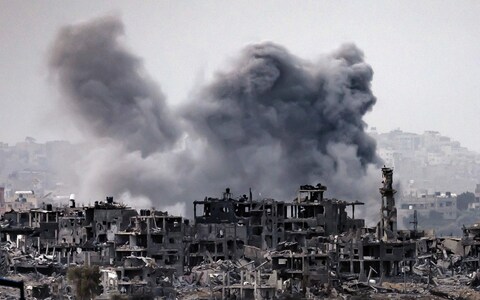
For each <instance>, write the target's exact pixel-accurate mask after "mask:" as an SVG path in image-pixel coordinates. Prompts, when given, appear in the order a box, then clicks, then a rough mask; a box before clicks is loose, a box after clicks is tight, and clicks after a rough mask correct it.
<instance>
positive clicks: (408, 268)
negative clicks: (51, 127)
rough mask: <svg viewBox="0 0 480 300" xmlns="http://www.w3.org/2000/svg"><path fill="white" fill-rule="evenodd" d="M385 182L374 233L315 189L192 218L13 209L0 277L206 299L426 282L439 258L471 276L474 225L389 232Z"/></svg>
mask: <svg viewBox="0 0 480 300" xmlns="http://www.w3.org/2000/svg"><path fill="white" fill-rule="evenodd" d="M382 174H383V185H382V186H381V187H380V196H381V205H380V211H379V214H378V215H379V221H378V224H377V225H376V226H375V227H366V226H365V221H364V220H363V219H357V218H356V217H355V211H356V210H357V211H358V210H359V209H361V207H362V206H363V205H364V203H362V202H359V201H354V202H348V201H343V200H338V199H330V198H327V197H325V193H326V191H327V187H326V186H323V185H321V184H317V185H315V186H313V185H303V186H300V189H299V190H298V195H297V197H296V198H295V199H293V201H291V202H284V201H277V200H274V199H260V200H258V199H253V197H252V193H251V191H250V193H249V195H243V196H241V197H233V195H232V192H231V191H230V189H228V188H227V189H226V190H225V192H224V193H223V195H222V197H220V198H212V197H206V198H205V199H204V200H202V201H194V202H193V208H194V218H193V220H188V219H186V218H184V217H181V216H172V215H169V214H168V213H167V212H161V211H156V210H153V209H142V210H140V211H137V210H135V209H132V208H130V207H128V206H126V205H124V204H120V203H116V202H115V201H114V199H113V198H112V197H107V198H106V200H105V201H101V202H95V204H94V205H92V206H76V204H75V200H74V199H71V200H70V204H69V205H68V207H62V208H57V207H52V205H46V206H45V207H42V208H34V209H29V210H25V211H15V210H11V211H8V212H5V214H4V215H3V217H2V223H1V227H0V238H1V242H2V245H3V254H2V255H3V256H4V257H7V258H8V259H6V260H5V261H6V266H4V267H3V268H2V272H4V275H5V274H7V273H8V272H15V273H28V272H35V273H42V274H44V275H47V276H49V275H51V274H61V273H62V272H63V273H65V272H66V269H67V268H68V267H70V266H72V265H99V266H101V269H100V270H101V274H102V277H101V278H102V289H103V290H102V295H113V294H116V293H120V294H126V295H139V296H142V295H143V296H145V295H153V296H158V297H166V298H168V297H177V298H180V299H181V298H182V297H181V296H182V294H185V293H188V290H189V288H190V289H191V288H192V286H198V287H209V289H208V291H209V293H208V295H204V296H202V297H203V298H217V299H277V298H280V297H282V296H285V295H291V296H295V297H299V298H306V299H314V298H315V297H317V298H318V297H321V296H322V293H323V292H325V287H326V286H328V287H332V288H337V289H338V288H340V289H342V287H343V291H345V292H348V291H349V289H351V287H350V286H348V285H345V284H344V283H345V282H346V281H348V280H351V279H352V278H355V281H356V282H357V285H358V284H360V283H365V284H370V285H372V284H373V285H375V284H377V283H378V282H381V281H382V280H385V278H390V277H391V278H394V277H396V276H407V275H408V276H410V275H412V276H413V275H417V276H420V277H421V276H425V277H426V278H430V277H431V275H432V267H431V265H432V264H433V263H436V264H438V263H439V262H440V263H441V264H442V266H443V267H444V269H445V270H449V269H453V268H459V267H460V268H463V270H477V268H479V261H480V246H479V245H480V226H479V227H477V226H476V225H472V226H471V227H468V228H467V227H466V228H464V233H465V235H464V236H463V237H458V238H440V237H435V236H434V235H433V234H432V233H431V232H425V231H418V230H417V229H416V224H414V226H413V227H414V229H413V230H398V229H397V211H396V206H395V197H394V195H395V192H396V191H395V190H394V189H393V187H392V183H393V170H392V169H390V168H386V167H384V168H383V169H382ZM452 258H453V259H452ZM457 271H458V270H457ZM428 280H430V279H428ZM64 288H66V287H64ZM55 291H56V292H57V293H62V291H63V293H64V292H65V291H64V290H62V288H57V289H55ZM50 292H51V294H53V293H54V291H53V289H52V290H51V291H50ZM53 296H54V295H53ZM198 297H199V298H202V297H201V296H198ZM172 299H174V298H172Z"/></svg>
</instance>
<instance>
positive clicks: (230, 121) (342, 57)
mask: <svg viewBox="0 0 480 300" xmlns="http://www.w3.org/2000/svg"><path fill="white" fill-rule="evenodd" d="M372 74H373V72H372V69H371V68H370V66H369V65H367V64H365V63H364V62H363V53H362V52H361V51H360V50H359V49H358V48H356V47H355V46H354V45H345V46H343V47H342V48H341V49H340V50H339V51H337V52H336V53H334V54H333V55H332V56H331V57H329V58H326V59H325V60H324V61H322V62H320V63H317V64H314V63H309V62H306V61H303V60H301V59H299V58H297V57H295V56H293V55H292V54H290V53H289V52H288V51H287V50H286V49H285V48H283V47H281V46H278V45H275V44H272V43H265V44H260V45H253V46H250V47H248V48H247V49H245V50H244V51H243V54H242V56H241V58H240V59H239V60H238V61H237V62H236V64H235V65H234V66H233V68H232V70H231V71H229V72H226V73H221V74H218V76H217V79H216V81H215V82H214V83H212V84H211V85H210V86H209V87H207V88H205V89H204V90H203V91H202V92H201V93H200V96H199V97H198V99H196V101H195V102H194V104H193V106H190V107H191V108H190V109H189V110H188V112H187V118H188V120H189V121H191V123H192V124H193V125H194V126H193V128H194V130H195V133H196V134H197V135H198V136H200V137H205V138H206V139H207V140H208V142H209V144H210V145H211V147H212V148H214V149H215V151H219V152H220V155H221V156H222V157H227V158H228V160H227V161H226V164H225V165H224V167H225V168H227V169H230V171H231V172H232V173H233V174H235V172H236V171H237V172H244V173H245V174H244V176H245V178H244V181H246V182H250V184H253V183H254V182H259V181H260V182H262V181H264V180H265V179H264V178H268V179H267V182H265V183H266V184H268V183H273V186H272V187H271V188H275V187H282V186H284V185H285V184H286V183H287V184H290V183H293V184H294V185H298V184H299V183H300V182H311V181H312V180H324V181H326V182H328V181H329V178H330V177H331V176H333V175H334V174H335V173H337V172H338V171H339V168H340V164H342V161H341V160H344V159H348V166H347V168H350V169H351V171H352V176H360V175H362V174H363V172H364V171H365V168H366V166H367V165H368V164H369V163H377V162H378V158H377V156H376V152H375V146H376V144H375V141H374V140H373V139H372V138H371V137H369V136H368V135H367V134H366V133H365V132H364V127H365V123H364V122H363V121H362V117H363V115H364V114H365V113H366V112H367V111H369V110H370V109H371V108H372V106H373V105H374V104H375V101H376V99H375V97H374V96H373V95H372V92H371V90H370V81H371V79H372ZM348 148H352V149H351V150H350V151H352V152H353V153H350V154H348V155H349V156H350V157H347V158H344V157H341V156H343V154H342V153H340V152H341V151H345V150H347V149H348ZM262 149H268V151H265V153H263V154H261V153H259V152H258V151H259V150H262ZM272 156H274V157H275V159H274V161H272V162H269V160H271V157H272ZM268 185H271V184H268Z"/></svg>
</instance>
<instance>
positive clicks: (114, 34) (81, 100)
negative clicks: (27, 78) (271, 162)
mask: <svg viewBox="0 0 480 300" xmlns="http://www.w3.org/2000/svg"><path fill="white" fill-rule="evenodd" d="M123 33H124V29H123V24H122V22H121V21H120V20H119V19H118V18H116V17H107V18H101V19H96V20H94V21H92V22H89V23H84V24H81V25H76V26H67V27H64V28H63V29H62V30H61V31H60V33H59V34H58V36H57V39H56V40H55V43H54V45H53V48H52V51H51V56H50V67H51V68H52V69H53V70H54V71H55V72H56V73H57V74H58V78H59V80H60V83H61V87H62V89H63V91H64V92H65V93H66V95H67V97H66V98H65V100H67V101H68V102H67V105H68V106H69V107H70V110H71V112H72V113H74V114H75V115H76V116H78V117H77V118H75V120H76V121H78V122H79V123H80V124H81V125H83V126H87V127H88V128H89V129H90V132H91V133H94V134H95V135H96V136H98V137H108V138H113V139H115V140H118V141H122V143H123V144H124V145H125V146H126V147H127V149H128V150H130V151H135V150H140V151H141V152H142V154H143V155H144V156H145V155H148V154H151V153H153V152H156V151H159V150H162V149H166V148H168V147H170V146H171V145H172V144H173V143H174V142H175V141H176V140H177V138H178V137H179V130H178V128H177V127H176V126H175V122H173V120H172V116H171V113H170V112H169V110H168V108H167V107H166V106H165V99H164V96H163V95H162V93H161V92H160V89H159V88H158V87H157V86H156V85H155V84H154V83H153V82H152V81H151V80H150V79H149V78H148V76H146V74H145V71H144V70H143V67H142V62H141V60H140V59H139V58H137V57H135V56H134V55H132V54H130V53H129V51H128V50H127V49H126V48H125V47H124V46H122V45H121V44H120V43H119V41H118V40H119V37H120V36H121V35H123Z"/></svg>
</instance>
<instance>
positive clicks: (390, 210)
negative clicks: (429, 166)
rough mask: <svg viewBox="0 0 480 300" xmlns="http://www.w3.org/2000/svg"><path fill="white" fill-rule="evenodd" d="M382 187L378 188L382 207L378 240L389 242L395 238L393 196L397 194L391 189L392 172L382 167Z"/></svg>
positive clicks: (395, 210) (395, 213) (395, 220)
mask: <svg viewBox="0 0 480 300" xmlns="http://www.w3.org/2000/svg"><path fill="white" fill-rule="evenodd" d="M382 177H383V181H382V183H383V187H382V188H380V194H381V195H382V207H381V209H380V213H381V219H380V223H379V228H378V229H379V230H378V232H377V234H378V239H382V240H391V239H396V238H397V208H396V207H395V198H394V197H393V195H395V193H396V192H397V191H396V190H394V189H393V187H392V184H393V170H392V169H391V168H387V167H385V166H383V168H382Z"/></svg>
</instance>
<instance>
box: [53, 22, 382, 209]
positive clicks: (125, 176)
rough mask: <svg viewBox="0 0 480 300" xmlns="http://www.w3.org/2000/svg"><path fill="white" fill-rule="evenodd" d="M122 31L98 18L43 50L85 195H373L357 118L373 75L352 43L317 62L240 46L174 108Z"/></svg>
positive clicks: (372, 161)
mask: <svg viewBox="0 0 480 300" xmlns="http://www.w3.org/2000/svg"><path fill="white" fill-rule="evenodd" d="M122 34H123V25H122V23H121V21H120V20H119V19H118V18H116V17H107V18H100V19H96V20H93V21H91V22H89V23H84V24H80V25H73V26H68V27H65V28H63V29H62V30H61V31H60V33H59V35H58V36H57V39H56V40H55V42H54V44H53V47H52V51H51V59H50V67H51V70H52V72H53V73H54V74H55V75H56V76H57V77H58V82H59V84H60V87H61V90H62V91H63V92H64V96H65V97H64V98H65V100H66V101H67V103H68V105H67V111H68V113H69V114H70V115H72V116H73V117H74V118H75V119H76V120H77V121H78V122H79V123H80V124H86V125H87V128H88V129H89V133H90V136H91V137H93V139H92V148H93V149H92V150H91V151H90V153H88V155H85V158H84V160H83V161H82V162H80V163H79V164H77V168H76V172H77V173H79V174H81V176H80V177H79V178H81V181H82V182H81V185H80V189H82V190H83V191H84V192H80V194H81V195H84V197H88V198H91V197H100V196H102V194H101V193H106V194H112V193H115V194H116V195H121V196H122V197H124V199H125V200H126V201H129V199H130V201H131V203H132V199H135V200H138V199H143V200H145V202H143V203H142V204H145V203H146V202H148V201H150V203H151V204H153V205H154V206H156V207H159V208H165V207H168V206H172V205H175V204H177V205H178V203H191V201H192V200H194V199H198V198H203V196H205V195H215V194H218V193H219V192H220V190H221V189H222V188H224V187H226V186H230V187H231V188H233V191H234V192H237V193H238V194H240V193H244V192H245V191H246V190H247V189H248V188H249V187H252V188H253V190H254V191H255V193H256V194H257V193H258V194H261V196H262V197H263V196H265V197H275V198H277V199H279V200H289V199H291V198H292V197H293V196H294V194H295V190H296V188H297V187H298V186H299V185H300V184H312V183H317V182H322V183H324V184H327V185H328V187H329V190H331V192H330V195H333V196H336V197H349V198H352V197H353V199H351V200H354V199H359V200H368V199H369V198H372V199H373V197H376V196H375V190H376V188H377V186H378V178H379V177H380V173H379V172H378V173H377V172H376V166H378V164H379V163H380V160H379V158H378V157H377V155H376V152H375V148H376V145H375V142H374V140H373V139H372V138H370V137H369V136H368V135H367V134H366V133H365V131H364V129H365V127H366V124H365V123H364V122H363V120H362V118H363V116H364V115H365V113H366V112H368V111H369V110H371V108H372V107H373V105H374V104H375V102H376V99H375V97H374V96H373V95H372V92H371V89H370V82H371V80H372V75H373V72H372V69H371V67H370V66H369V65H368V64H366V63H365V62H364V59H363V53H362V52H361V51H360V50H359V49H358V48H357V47H355V46H354V45H344V46H342V47H341V48H340V49H339V50H338V51H336V52H334V53H333V54H331V55H327V56H323V57H321V58H320V59H319V60H318V61H315V62H309V61H305V60H302V59H300V58H298V57H296V56H294V55H292V54H291V53H289V52H288V51H287V50H286V49H285V48H283V47H281V46H279V45H276V44H273V43H262V44H257V45H251V46H248V47H246V48H245V49H244V50H243V51H242V53H241V55H240V56H239V58H238V59H237V60H236V61H235V62H234V63H233V64H232V65H231V66H230V68H229V70H228V71H226V72H219V73H218V74H217V75H216V78H215V79H214V80H213V82H210V83H208V84H207V85H205V86H203V87H201V88H199V89H197V90H196V91H194V92H192V96H191V98H190V101H189V102H188V104H187V105H185V106H183V107H182V108H179V109H177V110H176V111H172V110H171V109H169V107H167V106H166V104H165V101H164V97H163V96H162V94H161V92H160V91H159V88H158V87H157V86H156V85H155V84H154V83H152V81H151V80H150V79H149V78H148V77H147V76H146V75H145V71H144V70H143V66H142V62H141V60H140V59H138V58H137V57H135V56H134V55H132V54H130V53H129V51H128V50H127V49H126V48H125V46H123V45H122V44H121V43H120V40H119V38H120V37H121V35H122ZM119 145H120V146H121V147H119ZM136 203H137V204H138V203H140V202H138V201H137V202H136Z"/></svg>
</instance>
